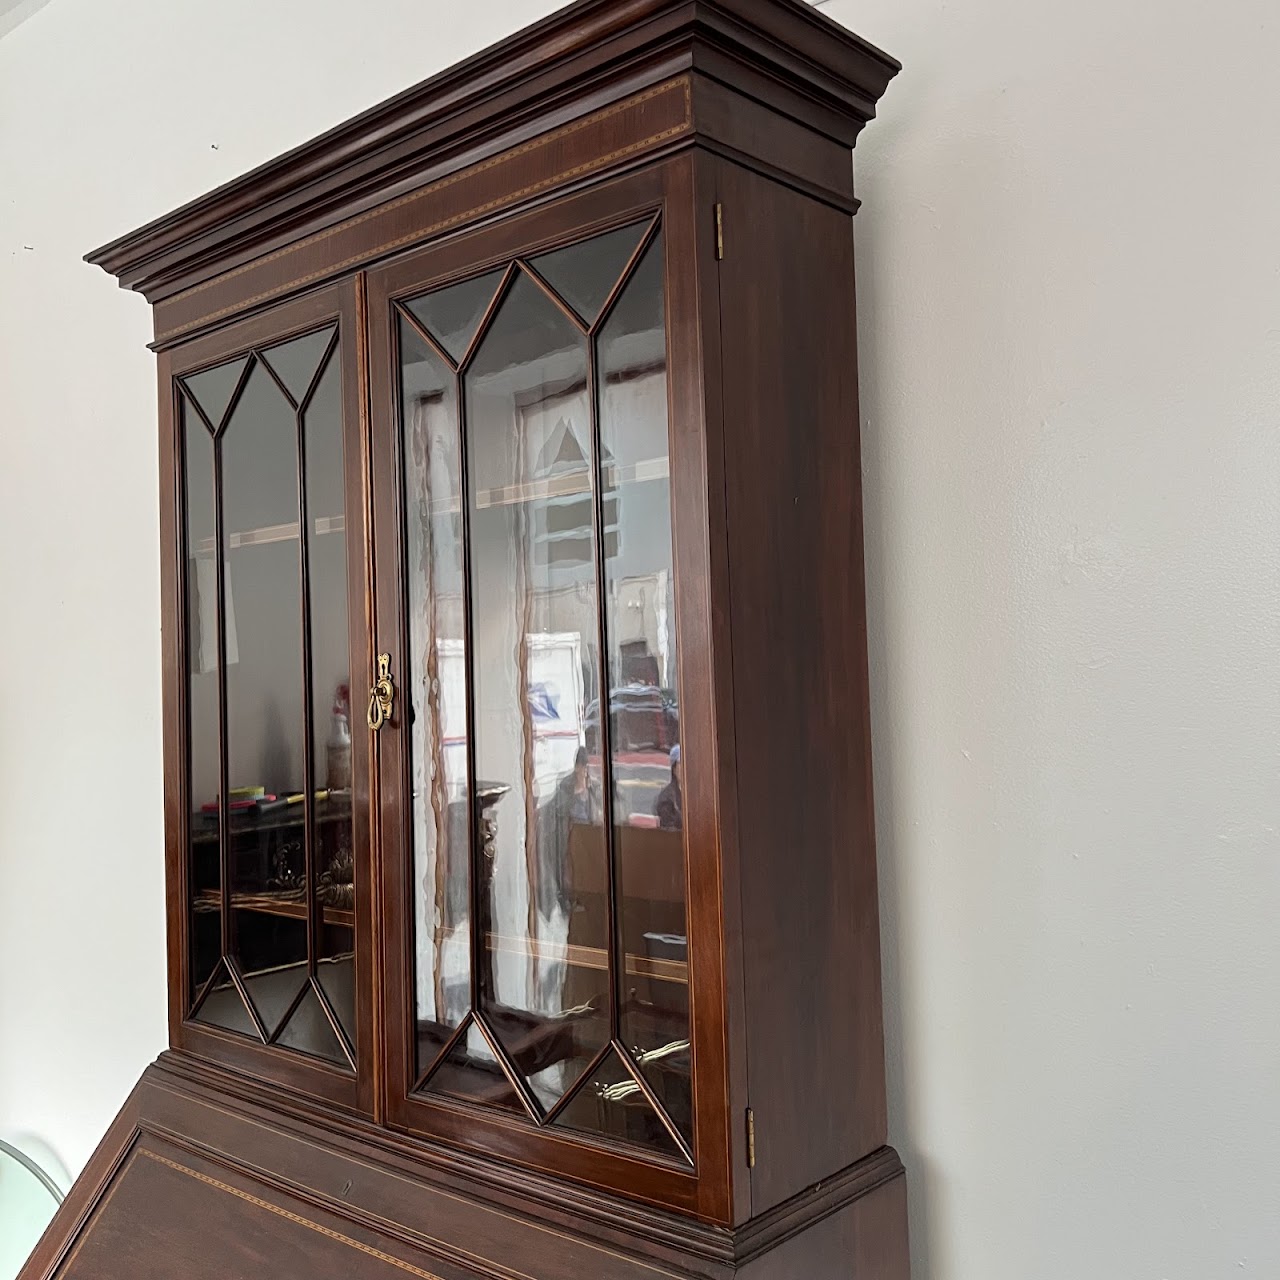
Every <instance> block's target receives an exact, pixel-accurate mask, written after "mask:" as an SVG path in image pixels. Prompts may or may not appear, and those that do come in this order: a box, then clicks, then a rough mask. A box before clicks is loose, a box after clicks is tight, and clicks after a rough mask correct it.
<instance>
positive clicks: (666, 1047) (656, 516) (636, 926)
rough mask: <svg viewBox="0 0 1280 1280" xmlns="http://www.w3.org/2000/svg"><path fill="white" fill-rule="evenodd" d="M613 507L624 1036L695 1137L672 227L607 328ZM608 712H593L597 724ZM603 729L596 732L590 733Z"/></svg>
mask: <svg viewBox="0 0 1280 1280" xmlns="http://www.w3.org/2000/svg"><path fill="white" fill-rule="evenodd" d="M597 342H598V348H597V359H598V378H599V395H600V445H601V459H602V462H603V485H604V489H605V493H606V495H607V499H608V501H607V504H606V513H611V515H612V520H613V521H614V523H612V524H611V526H610V527H609V528H608V529H607V531H606V532H607V536H606V539H605V551H606V559H605V613H606V634H607V638H608V644H609V736H610V742H611V746H612V755H613V760H612V768H611V776H612V781H613V805H614V849H615V858H616V870H617V885H618V927H619V933H620V935H621V937H620V942H621V946H622V950H623V952H624V954H625V957H626V965H625V969H626V972H625V976H624V978H623V981H622V983H621V990H620V1001H621V1007H620V1029H619V1038H620V1039H621V1040H622V1042H623V1043H624V1044H625V1045H626V1046H627V1048H629V1049H631V1050H632V1052H633V1054H634V1055H635V1058H636V1061H637V1062H638V1063H639V1064H640V1067H641V1069H642V1070H643V1071H644V1073H645V1077H646V1079H647V1081H648V1082H649V1084H650V1085H651V1086H652V1087H653V1089H654V1091H655V1093H657V1094H658V1096H659V1097H660V1098H661V1099H662V1100H663V1102H664V1104H665V1105H666V1107H667V1109H668V1112H669V1114H670V1116H671V1118H672V1119H673V1120H674V1121H675V1122H676V1124H677V1125H678V1127H679V1128H680V1130H681V1132H682V1133H683V1134H684V1136H685V1139H686V1141H689V1142H692V1124H691V1090H690V1077H689V1061H690V1058H689V986H688V967H687V961H688V955H687V950H688V948H687V940H686V935H685V853H684V838H683V833H682V827H683V817H684V815H683V795H682V792H681V788H680V769H681V765H680V754H679V753H680V747H679V741H680V716H679V689H678V680H677V661H676V620H675V597H674V591H673V582H672V544H671V485H670V479H669V474H670V456H669V450H668V444H667V367H666V325H665V320H664V305H663V256H662V239H661V237H660V236H659V237H657V238H656V239H655V240H654V242H653V244H652V245H651V246H650V247H649V249H648V250H647V251H646V253H645V257H644V260H643V261H642V262H641V263H640V265H639V267H638V268H637V269H636V272H635V274H634V275H633V276H632V278H631V279H630V281H629V282H628V284H627V287H626V289H625V290H624V291H623V293H622V296H621V297H620V298H619V300H618V303H617V305H616V306H615V307H614V309H613V311H612V313H611V314H610V316H609V319H608V321H607V322H606V324H605V325H604V327H603V329H602V330H601V332H600V335H599V337H598V339H597ZM597 725H598V715H594V716H593V718H592V722H591V725H590V730H595V729H596V727H597ZM593 741H594V738H593V737H592V736H589V738H588V746H589V747H590V746H592V745H593Z"/></svg>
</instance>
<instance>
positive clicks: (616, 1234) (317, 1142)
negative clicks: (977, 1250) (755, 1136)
mask: <svg viewBox="0 0 1280 1280" xmlns="http://www.w3.org/2000/svg"><path fill="white" fill-rule="evenodd" d="M902 1187H903V1181H902V1167H901V1165H900V1164H899V1163H898V1161H897V1158H896V1156H894V1155H893V1153H892V1152H891V1151H887V1150H886V1151H882V1152H877V1153H875V1154H874V1155H873V1156H872V1157H870V1158H869V1159H867V1160H866V1161H863V1162H861V1163H860V1164H859V1165H857V1166H854V1167H852V1168H850V1169H848V1170H844V1171H841V1173H840V1174H839V1175H838V1176H837V1177H834V1178H832V1179H831V1180H829V1181H828V1182H827V1183H826V1184H824V1185H823V1186H822V1187H819V1188H814V1189H812V1190H811V1191H809V1192H807V1193H805V1194H804V1195H802V1196H799V1197H796V1198H795V1199H793V1200H792V1201H790V1202H788V1203H787V1204H786V1205H784V1206H781V1207H780V1208H779V1210H778V1211H777V1212H775V1213H772V1214H769V1215H764V1216H763V1217H761V1218H760V1219H757V1220H756V1221H755V1222H753V1223H752V1224H750V1226H748V1227H745V1228H741V1229H738V1230H726V1229H723V1228H717V1227H713V1226H710V1225H707V1224H704V1223H699V1222H697V1221H695V1220H692V1219H688V1218H684V1217H681V1216H679V1215H677V1214H672V1213H664V1212H662V1211H659V1210H655V1209H647V1208H645V1207H644V1206H641V1205H637V1204H634V1203H628V1202H627V1201H625V1200H618V1199H609V1198H607V1197H603V1196H600V1195H598V1194H593V1193H590V1192H586V1191H581V1190H575V1189H574V1188H573V1187H572V1185H566V1184H563V1183H557V1182H556V1181H554V1180H550V1179H545V1178H539V1177H537V1176H535V1175H529V1174H524V1173H522V1172H521V1171H520V1170H519V1169H515V1168H511V1167H509V1166H507V1167H502V1166H490V1167H486V1166H485V1162H484V1161H482V1160H478V1159H476V1158H469V1157H467V1156H466V1155H465V1154H460V1153H450V1152H447V1151H445V1150H443V1149H441V1148H438V1147H427V1148H423V1147H421V1146H420V1145H417V1144H413V1143H411V1142H410V1141H408V1140H407V1139H404V1138H401V1137H399V1136H398V1135H396V1134H395V1133H394V1132H391V1131H389V1130H386V1129H382V1128H379V1127H377V1126H375V1125H373V1124H371V1123H369V1122H368V1121H362V1120H360V1119H358V1118H357V1117H354V1116H348V1117H345V1118H342V1119H335V1118H334V1117H333V1116H332V1115H331V1114H330V1113H328V1112H326V1111H324V1110H322V1109H318V1108H317V1107H316V1104H314V1103H307V1102H306V1101H305V1100H303V1099H302V1098H301V1097H297V1098H294V1099H285V1100H283V1101H282V1102H281V1103H279V1104H276V1103H273V1102H271V1101H270V1100H268V1099H266V1098H264V1097H263V1096H262V1095H261V1094H259V1093H257V1092H256V1091H254V1090H252V1089H250V1088H247V1087H246V1086H245V1084H244V1082H243V1081H240V1080H237V1078H236V1077H235V1076H231V1075H226V1074H224V1073H222V1072H220V1071H219V1070H218V1069H216V1068H211V1067H202V1066H200V1065H199V1064H197V1063H196V1062H195V1061H194V1060H191V1059H189V1058H184V1057H182V1056H181V1055H176V1054H172V1053H170V1054H167V1055H165V1056H164V1057H163V1058H162V1060H161V1062H160V1063H158V1064H157V1065H155V1066H153V1067H151V1068H149V1069H148V1070H147V1072H146V1073H145V1074H144V1076H143V1078H142V1080H141V1081H140V1082H139V1084H138V1087H137V1088H136V1089H135V1090H134V1093H133V1095H132V1096H131V1098H130V1100H129V1102H128V1104H127V1105H126V1107H125V1109H124V1110H123V1111H122V1112H121V1114H120V1117H119V1118H118V1120H117V1122H116V1124H115V1125H113V1127H112V1129H111V1131H110V1132H109V1133H108V1135H107V1137H106V1138H105V1139H104V1141H103V1143H102V1145H101V1147H100V1148H99V1151H98V1152H97V1153H96V1154H95V1156H94V1158H93V1160H92V1161H91V1163H90V1165H89V1167H88V1168H87V1169H86V1171H85V1173H84V1175H83V1176H82V1178H81V1179H80V1180H79V1181H78V1182H77V1184H76V1187H75V1188H74V1189H73V1191H72V1194H71V1195H70V1196H69V1197H68V1199H67V1201H66V1203H65V1204H64V1205H63V1206H62V1208H61V1209H60V1210H59V1211H58V1213H57V1215H56V1216H55V1218H54V1221H53V1222H52V1224H51V1225H50V1227H49V1229H48V1231H47V1232H46V1233H45V1235H44V1237H43V1239H42V1240H41V1242H40V1243H39V1244H38V1245H37V1247H36V1249H35V1251H34V1253H33V1254H32V1256H31V1258H30V1260H29V1261H28V1263H27V1264H26V1266H25V1268H24V1269H23V1270H22V1271H21V1272H20V1274H19V1280H51V1277H52V1276H54V1275H55V1274H56V1275H59V1276H64V1275H68V1276H76V1277H84V1278H86V1280H87V1277H96V1276H101V1275H129V1276H143V1277H149V1276H155V1277H157V1278H158V1277H164V1278H165V1280H168V1277H170V1276H174V1275H182V1276H188V1275H192V1276H208V1277H210V1280H212V1277H215V1276H217V1277H221V1276H226V1275H231V1274H234V1275H256V1274H258V1273H259V1272H260V1271H263V1270H264V1269H266V1268H268V1267H270V1268H272V1269H273V1270H275V1271H276V1272H277V1273H279V1274H281V1275H289V1276H292V1275H294V1274H297V1273H298V1271H299V1269H300V1267H302V1266H303V1265H304V1263H305V1271H306V1274H308V1275H316V1276H322V1277H328V1276H333V1277H335V1278H336V1277H347V1276H351V1275H360V1276H363V1275H366V1274H369V1275H377V1274H382V1272H381V1270H380V1269H379V1268H381V1267H383V1266H386V1267H388V1268H390V1271H389V1272H388V1274H393V1275H394V1274H396V1273H402V1274H405V1273H407V1274H413V1273H412V1271H411V1270H410V1271H408V1272H406V1267H408V1268H418V1269H421V1270H425V1271H427V1272H428V1273H430V1274H431V1275H434V1276H437V1277H441V1278H442V1280H443V1277H446V1276H448V1277H460V1278H467V1280H470V1278H471V1277H476V1278H478V1277H486V1278H490V1280H492V1277H517V1276H518V1277H528V1276H536V1277H538V1278H539V1280H580V1278H581V1277H583V1276H590V1277H592V1280H654V1277H655V1276H664V1275H665V1276H674V1277H677V1278H678V1280H679V1278H687V1280H693V1278H694V1277H699V1278H701V1280H731V1278H732V1277H734V1276H736V1275H747V1276H751V1277H753V1278H755V1280H774V1278H775V1277H782V1276H786V1277H788V1278H790V1277H793V1276H794V1277H796V1280H800V1277H804V1280H809V1277H816V1278H817V1280H846V1278H848V1277H852V1278H854V1280H907V1272H906V1270H905V1269H904V1265H905V1264H904V1257H905V1255H904V1253H903V1250H902V1241H903V1234H902V1233H903V1230H904V1228H905V1200H904V1199H903V1198H902V1196H901V1188H902Z"/></svg>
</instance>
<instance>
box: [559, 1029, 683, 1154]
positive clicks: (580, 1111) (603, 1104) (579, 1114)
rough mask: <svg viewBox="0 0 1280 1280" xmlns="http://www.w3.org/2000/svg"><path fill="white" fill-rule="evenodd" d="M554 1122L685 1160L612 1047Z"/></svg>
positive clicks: (566, 1127)
mask: <svg viewBox="0 0 1280 1280" xmlns="http://www.w3.org/2000/svg"><path fill="white" fill-rule="evenodd" d="M555 1123H556V1125H557V1126H560V1127H563V1128H565V1129H578V1130H580V1131H582V1132H583V1133H591V1134H598V1135H600V1136H602V1137H608V1138H616V1139H620V1140H621V1141H624V1142H634V1143H636V1144H637V1145H639V1146H642V1147H647V1148H648V1149H649V1150H650V1151H657V1152H661V1153H662V1154H663V1155H667V1156H674V1157H675V1158H676V1159H677V1160H680V1161H682V1162H685V1163H687V1161H686V1160H685V1157H684V1154H683V1153H682V1152H681V1150H680V1148H679V1147H678V1146H677V1145H676V1142H675V1139H673V1138H672V1136H671V1134H670V1133H669V1132H668V1130H667V1128H666V1126H665V1125H664V1124H663V1123H662V1121H661V1120H660V1119H659V1118H658V1114H657V1112H656V1111H654V1109H653V1107H652V1105H651V1104H650V1102H649V1099H648V1098H646V1097H645V1096H644V1092H643V1091H642V1090H641V1088H640V1086H639V1085H638V1084H636V1082H635V1080H634V1079H633V1078H632V1076H631V1073H630V1072H629V1071H628V1070H627V1069H626V1067H625V1066H623V1064H622V1060H621V1059H620V1058H619V1057H618V1055H617V1053H616V1051H614V1050H612V1049H611V1050H610V1051H609V1055H608V1057H606V1058H605V1060H604V1062H603V1063H601V1065H600V1067H599V1069H598V1070H596V1071H594V1072H592V1075H591V1079H590V1080H588V1081H587V1083H586V1084H585V1085H583V1086H582V1088H581V1089H579V1090H578V1092H577V1093H576V1094H575V1095H574V1098H573V1100H572V1101H571V1102H570V1103H569V1104H568V1106H566V1107H565V1109H564V1110H563V1111H562V1112H561V1113H560V1114H559V1115H558V1116H557V1117H556V1120H555Z"/></svg>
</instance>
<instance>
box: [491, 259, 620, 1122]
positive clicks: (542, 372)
mask: <svg viewBox="0 0 1280 1280" xmlns="http://www.w3.org/2000/svg"><path fill="white" fill-rule="evenodd" d="M465 386H466V423H467V458H468V477H469V492H468V495H467V497H468V511H469V535H470V547H471V561H470V570H471V572H470V576H471V584H470V585H471V598H472V611H473V620H474V623H473V625H474V638H473V643H474V645H475V662H474V670H473V679H474V681H475V716H476V720H475V726H474V733H475V759H476V772H477V775H478V777H479V778H480V779H486V780H489V779H492V780H493V781H494V782H498V783H501V784H502V785H504V786H505V787H507V788H509V791H508V792H507V793H506V794H505V796H504V798H502V799H501V800H499V801H498V802H497V803H496V804H495V805H494V806H493V810H492V817H491V818H490V819H489V822H490V824H491V831H490V832H488V833H486V834H485V836H484V837H483V847H482V848H481V849H480V850H479V856H478V857H477V858H476V862H475V866H476V873H477V874H478V875H479V876H480V877H481V884H480V886H479V898H480V902H481V910H482V916H481V928H482V929H483V937H484V947H483V956H484V959H483V962H482V965H481V970H480V972H479V973H478V974H477V975H476V976H477V982H478V986H479V999H480V1009H481V1012H482V1014H483V1016H484V1017H485V1018H486V1020H487V1022H488V1025H489V1026H490V1028H491V1029H492V1030H493V1032H494V1035H495V1037H496V1038H497V1040H498V1042H499V1043H500V1044H501V1045H502V1047H503V1048H504V1049H505V1050H506V1052H507V1054H508V1056H509V1058H510V1059H511V1061H512V1063H513V1065H514V1066H515V1068H516V1070H518V1071H519V1072H520V1073H521V1074H522V1075H523V1077H524V1078H525V1079H526V1080H527V1081H528V1083H529V1085H530V1087H531V1088H532V1090H533V1092H534V1094H535V1095H536V1097H537V1098H538V1100H539V1101H540V1102H541V1103H542V1105H543V1106H550V1105H551V1104H553V1103H554V1102H555V1101H556V1100H557V1099H558V1098H559V1097H560V1095H561V1094H562V1093H563V1092H564V1091H565V1090H566V1089H567V1088H568V1087H569V1086H570V1085H572V1084H573V1083H574V1081H575V1080H576V1079H577V1078H578V1076H579V1075H580V1074H581V1072H582V1071H583V1070H584V1069H585V1067H586V1065H587V1064H588V1062H589V1061H590V1060H591V1058H592V1057H593V1056H594V1055H595V1053H596V1051H597V1050H598V1049H600V1048H601V1047H602V1046H603V1045H604V1044H605V1043H606V1042H607V1040H608V1038H609V1021H610V1003H609V1000H610V996H609V984H608V973H607V968H606V966H604V965H600V966H599V967H593V966H586V965H577V964H574V965H569V964H567V963H566V961H567V958H568V957H567V950H566V941H567V939H568V935H569V933H570V931H573V932H574V933H575V934H576V936H577V938H578V940H579V945H580V946H584V947H589V948H592V949H593V951H594V952H595V953H596V954H597V955H598V956H599V957H601V958H603V957H604V956H605V954H606V948H607V946H608V925H607V915H606V913H604V912H603V911H594V912H592V913H591V914H590V915H589V916H588V915H586V914H584V913H585V910H586V908H585V907H584V906H583V903H584V898H583V895H582V892H580V890H581V889H583V888H584V887H585V886H592V887H594V888H596V889H597V891H598V888H599V886H601V885H603V884H604V883H605V880H606V876H607V870H606V867H607V853H606V846H605V839H604V827H603V815H602V805H601V794H600V764H599V760H598V759H597V760H594V761H593V760H591V759H590V757H589V753H588V751H587V746H586V725H585V719H586V701H587V696H588V692H587V691H588V690H592V691H594V689H595V688H597V687H598V674H597V673H598V671H599V665H598V662H599V658H598V649H599V644H598V637H599V626H598V617H597V607H596V574H595V562H594V545H595V544H594V539H595V508H594V483H593V475H592V469H591V404H590V397H589V392H588V385H587V349H586V341H585V339H584V338H583V337H582V335H581V334H580V333H579V332H578V331H577V329H576V328H575V327H574V326H573V325H572V324H571V323H570V321H569V320H568V319H567V318H566V317H565V315H564V313H563V312H562V311H561V310H560V309H559V308H558V307H556V306H555V304H554V303H552V302H551V301H550V299H548V298H547V296H546V295H545V294H544V293H543V292H542V290H541V289H539V288H538V286H537V285H535V284H534V283H533V282H532V280H530V279H529V278H528V277H527V276H525V275H523V274H521V275H519V276H518V277H517V279H516V281H515V283H514V284H513V286H512V287H511V289H510V291H509V292H508V294H507V296H506V298H505V299H504V300H503V301H502V304H501V305H500V307H499V309H498V312H497V315H496V317H495V318H494V321H493V323H492V325H491V327H490V328H489V330H488V332H487V333H486V334H485V336H484V338H483V340H482V342H481V344H480V347H479V350H478V352H477V354H476V357H475V360H474V362H473V364H472V365H471V366H470V368H469V369H468V370H467V374H466V379H465ZM577 916H581V917H582V918H581V919H575V917H577Z"/></svg>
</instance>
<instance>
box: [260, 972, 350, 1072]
mask: <svg viewBox="0 0 1280 1280" xmlns="http://www.w3.org/2000/svg"><path fill="white" fill-rule="evenodd" d="M276 1043H277V1044H280V1045H284V1047H285V1048H286V1049H297V1050H298V1052H299V1053H309V1054H311V1055H312V1056H313V1057H316V1058H324V1059H326V1060H327V1061H329V1062H335V1063H337V1064H338V1066H340V1067H350V1066H351V1063H350V1062H349V1061H348V1060H347V1055H346V1053H345V1052H344V1050H343V1048H342V1041H340V1040H339V1039H338V1037H337V1035H336V1034H335V1032H334V1030H333V1025H332V1024H331V1023H330V1021H329V1019H328V1017H327V1016H326V1015H325V1011H324V1009H323V1008H322V1007H321V1004H320V1000H319V998H318V997H317V995H316V993H315V988H314V987H311V986H308V987H307V993H306V995H304V996H303V997H302V1001H301V1003H299V1005H298V1007H297V1009H295V1010H294V1012H293V1014H292V1015H291V1016H290V1018H289V1021H288V1022H287V1023H286V1024H285V1028H284V1030H283V1031H282V1032H281V1033H280V1035H279V1038H278V1039H277V1040H276Z"/></svg>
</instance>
